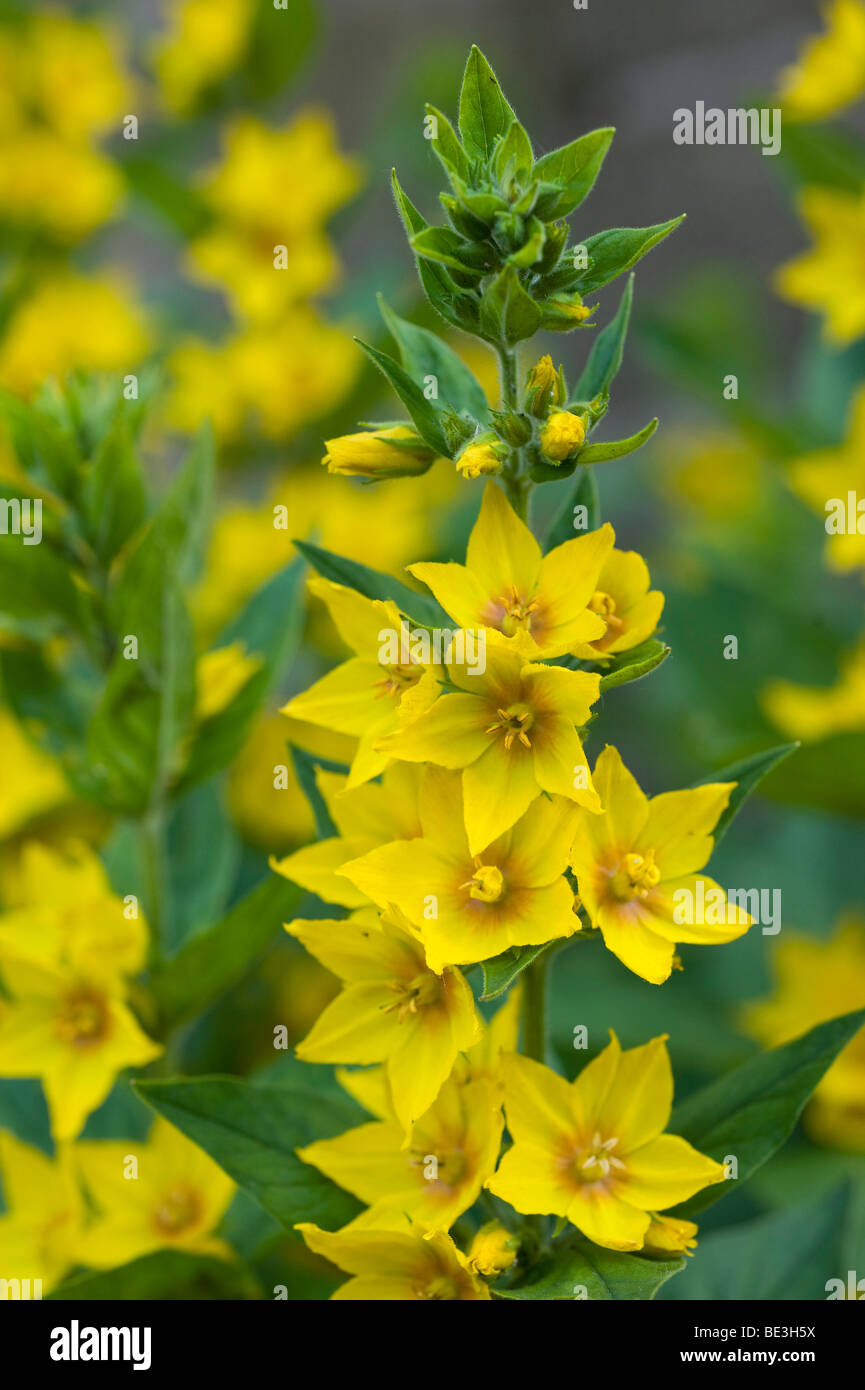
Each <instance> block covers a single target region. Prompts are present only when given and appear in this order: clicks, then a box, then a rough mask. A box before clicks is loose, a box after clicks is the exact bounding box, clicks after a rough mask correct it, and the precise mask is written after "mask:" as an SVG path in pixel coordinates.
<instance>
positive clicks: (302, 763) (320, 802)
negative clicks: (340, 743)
mask: <svg viewBox="0 0 865 1390" xmlns="http://www.w3.org/2000/svg"><path fill="white" fill-rule="evenodd" d="M288 748H289V752H290V753H291V761H292V763H293V764H294V771H295V775H296V776H297V781H298V784H299V786H300V789H301V791H302V792H303V794H304V796H305V797H306V799H307V801H308V802H309V804H310V807H311V808H312V814H313V816H314V817H315V833H316V835H317V836H318V838H319V840H330V839H333V838H335V837H336V836H338V835H339V830H338V829H337V827H336V825H335V824H334V822H333V820H332V819H331V814H330V811H329V810H328V809H327V802H326V801H325V799H324V797H323V796H322V794H321V791H320V789H319V785H318V782H317V781H316V777H315V773H316V769H317V768H319V767H323V768H326V769H327V770H328V771H330V772H346V771H347V770H348V769H347V768H345V767H342V766H340V764H339V763H333V762H330V761H328V759H326V758H319V757H315V756H314V755H313V754H312V753H308V752H307V751H306V749H305V748H297V747H295V745H294V744H293V743H290V744H289V745H288Z"/></svg>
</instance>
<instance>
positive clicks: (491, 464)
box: [456, 440, 505, 478]
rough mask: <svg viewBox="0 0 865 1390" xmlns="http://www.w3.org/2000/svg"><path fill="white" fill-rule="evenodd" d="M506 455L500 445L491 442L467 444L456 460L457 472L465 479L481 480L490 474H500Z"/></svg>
mask: <svg viewBox="0 0 865 1390" xmlns="http://www.w3.org/2000/svg"><path fill="white" fill-rule="evenodd" d="M504 453H505V451H504V450H503V448H502V447H501V446H500V445H498V444H494V443H491V442H490V441H489V440H484V441H482V442H480V443H477V444H467V445H466V447H465V449H463V451H462V453H461V454H460V456H459V458H458V459H457V460H456V466H457V472H458V473H461V474H462V476H463V477H464V478H480V477H484V476H486V475H487V474H489V473H500V472H501V469H502V459H503V457H504Z"/></svg>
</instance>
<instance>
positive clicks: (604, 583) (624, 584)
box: [569, 541, 664, 660]
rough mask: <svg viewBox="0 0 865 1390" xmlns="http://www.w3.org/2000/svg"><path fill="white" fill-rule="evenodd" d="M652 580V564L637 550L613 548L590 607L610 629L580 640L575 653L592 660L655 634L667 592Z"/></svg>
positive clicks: (619, 650)
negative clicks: (589, 640) (587, 640)
mask: <svg viewBox="0 0 865 1390" xmlns="http://www.w3.org/2000/svg"><path fill="white" fill-rule="evenodd" d="M569 544H571V545H573V541H571V542H569ZM650 583H651V581H650V579H649V569H648V566H647V564H646V562H645V560H644V559H643V557H642V555H639V554H638V553H637V551H636V550H613V551H611V552H610V553H609V555H608V556H607V558H606V560H605V561H604V563H603V566H602V567H601V572H600V574H599V575H598V583H597V588H596V590H595V592H594V593H593V594H592V597H591V598H590V599H589V602H588V607H589V610H590V611H591V612H592V613H596V614H597V616H598V617H599V618H601V619H602V621H603V622H604V623H605V624H606V632H605V633H604V635H603V636H602V637H598V638H595V639H594V640H593V641H591V642H578V643H577V644H576V645H575V646H574V648H573V650H574V652H575V654H576V655H577V656H580V657H585V658H588V659H589V660H591V659H593V658H594V659H597V658H598V656H613V655H614V654H615V653H616V652H627V651H630V650H631V648H632V647H637V646H639V644H640V643H641V642H645V641H646V639H647V638H648V637H651V635H652V633H653V632H654V631H655V629H656V628H657V626H658V620H659V618H660V616H661V611H662V609H663V607H664V595H663V594H662V593H661V592H660V590H659V589H650V588H649V584H650Z"/></svg>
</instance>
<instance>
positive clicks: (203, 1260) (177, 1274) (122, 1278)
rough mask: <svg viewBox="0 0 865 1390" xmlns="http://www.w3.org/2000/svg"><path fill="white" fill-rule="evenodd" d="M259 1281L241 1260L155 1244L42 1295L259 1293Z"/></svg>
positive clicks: (134, 1297)
mask: <svg viewBox="0 0 865 1390" xmlns="http://www.w3.org/2000/svg"><path fill="white" fill-rule="evenodd" d="M261 1296H262V1293H261V1287H260V1285H259V1284H258V1282H257V1280H256V1279H255V1278H254V1277H253V1276H252V1274H251V1273H250V1271H249V1270H248V1269H246V1268H245V1266H243V1265H240V1264H238V1263H236V1262H234V1261H228V1260H218V1259H215V1258H213V1257H211V1256H209V1255H192V1254H187V1253H186V1251H184V1250H157V1251H155V1252H154V1253H153V1254H152V1255H142V1256H141V1258H140V1259H137V1260H132V1261H131V1263H130V1264H126V1265H119V1266H118V1267H117V1268H116V1269H110V1270H98V1271H96V1272H95V1273H90V1274H79V1275H77V1276H76V1277H75V1278H74V1279H67V1280H66V1282H65V1283H64V1284H60V1285H59V1287H58V1288H56V1289H53V1290H52V1291H51V1293H49V1294H46V1295H45V1297H46V1299H48V1300H51V1299H53V1300H55V1301H57V1302H66V1301H67V1300H68V1301H69V1302H75V1301H76V1300H78V1299H89V1300H95V1299H99V1300H100V1301H105V1302H107V1303H112V1302H114V1301H115V1300H116V1299H122V1300H124V1301H128V1302H130V1303H137V1302H139V1301H150V1300H154V1299H176V1300H178V1301H181V1300H183V1301H185V1300H187V1299H226V1300H231V1301H237V1300H241V1299H251V1298H261Z"/></svg>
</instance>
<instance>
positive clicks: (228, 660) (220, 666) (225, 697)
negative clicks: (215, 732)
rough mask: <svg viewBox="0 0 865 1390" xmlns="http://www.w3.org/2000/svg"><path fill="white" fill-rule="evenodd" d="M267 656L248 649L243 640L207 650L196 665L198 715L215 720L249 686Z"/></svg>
mask: <svg viewBox="0 0 865 1390" xmlns="http://www.w3.org/2000/svg"><path fill="white" fill-rule="evenodd" d="M263 661H264V658H263V657H262V656H258V655H256V654H250V653H249V652H247V650H246V648H245V646H244V644H243V643H242V642H232V643H231V645H230V646H228V647H217V648H215V650H213V651H210V652H204V654H203V655H202V656H200V657H199V658H198V661H197V662H196V665H195V685H196V691H195V718H196V719H197V720H198V721H199V722H203V721H204V720H205V719H213V718H214V716H215V715H217V714H221V713H222V711H223V710H225V709H227V708H228V706H229V705H230V704H231V702H232V700H233V699H234V698H235V696H237V695H239V694H240V692H241V690H242V689H243V688H244V686H245V685H248V684H249V682H250V680H251V679H252V677H253V676H254V675H255V673H256V671H259V670H261V666H262V663H263Z"/></svg>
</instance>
